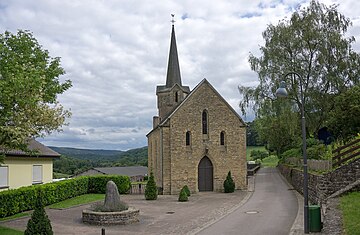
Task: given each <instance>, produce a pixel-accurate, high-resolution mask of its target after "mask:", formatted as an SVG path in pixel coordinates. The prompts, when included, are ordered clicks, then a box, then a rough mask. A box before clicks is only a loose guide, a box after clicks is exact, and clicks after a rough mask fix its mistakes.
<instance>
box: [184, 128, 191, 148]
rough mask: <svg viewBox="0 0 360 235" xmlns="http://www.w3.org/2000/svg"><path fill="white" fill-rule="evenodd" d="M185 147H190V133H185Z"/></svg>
mask: <svg viewBox="0 0 360 235" xmlns="http://www.w3.org/2000/svg"><path fill="white" fill-rule="evenodd" d="M185 138H186V146H190V145H191V132H190V131H187V132H186V137H185Z"/></svg>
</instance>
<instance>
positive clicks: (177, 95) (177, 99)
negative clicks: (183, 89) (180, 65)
mask: <svg viewBox="0 0 360 235" xmlns="http://www.w3.org/2000/svg"><path fill="white" fill-rule="evenodd" d="M178 101H179V92H178V91H177V92H175V102H176V103H177V102H178Z"/></svg>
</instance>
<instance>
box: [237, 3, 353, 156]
mask: <svg viewBox="0 0 360 235" xmlns="http://www.w3.org/2000/svg"><path fill="white" fill-rule="evenodd" d="M350 26H351V22H350V20H349V19H348V18H346V17H345V16H344V15H342V14H340V13H339V12H338V10H337V6H335V5H332V6H329V7H328V6H325V5H324V4H321V3H319V2H317V1H311V2H310V5H309V6H308V7H307V8H303V9H298V10H297V11H296V12H294V13H293V14H292V16H291V17H290V18H288V19H284V20H282V21H280V22H279V23H278V24H277V25H272V24H270V25H269V26H268V27H267V29H266V30H265V31H264V32H263V38H264V40H265V45H264V46H262V47H260V52H261V56H260V57H256V56H255V55H254V54H250V57H249V62H250V65H251V69H252V70H253V71H255V72H256V73H257V74H258V77H259V85H258V86H256V87H244V86H239V91H240V94H241V96H242V100H241V102H240V108H241V110H242V112H243V113H244V114H245V113H246V110H247V108H248V107H250V106H252V107H253V109H254V111H255V113H256V116H257V117H258V118H265V119H267V120H266V123H268V125H269V126H270V127H269V128H266V124H265V123H264V122H263V123H262V125H261V127H263V128H265V129H264V130H263V132H262V133H260V132H261V131H259V129H258V128H257V130H258V132H259V136H260V138H261V137H262V138H261V139H262V140H264V141H266V142H267V143H268V144H270V142H271V141H275V143H271V144H270V148H276V149H275V150H276V151H277V152H278V153H282V152H284V151H286V150H287V149H289V148H291V147H289V146H287V145H292V147H293V144H294V142H293V141H295V142H296V140H295V139H293V137H292V136H290V137H291V138H290V140H291V141H290V143H285V144H283V145H286V146H283V145H282V144H281V143H283V142H284V141H283V140H286V139H289V138H288V137H285V136H284V137H283V136H281V133H282V134H283V135H287V133H288V132H286V131H285V132H284V131H282V130H281V131H280V130H279V131H277V130H278V129H277V128H278V126H279V125H284V123H283V122H280V121H279V120H278V118H277V117H278V116H279V114H281V112H282V109H286V110H287V111H288V112H296V113H297V115H296V116H289V117H287V119H288V121H287V122H286V123H287V124H286V125H288V126H287V127H286V128H284V129H285V130H288V127H289V126H290V125H289V124H290V123H291V122H293V123H295V122H297V123H298V124H297V125H295V126H297V127H299V126H300V116H301V115H300V110H301V106H302V105H304V109H305V117H306V132H307V136H309V135H310V134H311V133H316V132H317V130H319V129H320V128H321V127H323V126H325V124H326V121H327V120H328V119H329V112H330V110H332V109H333V107H334V102H335V97H336V96H337V95H339V94H341V93H342V92H344V91H346V90H347V89H348V88H349V87H352V86H355V85H358V84H359V74H360V55H359V54H358V53H356V52H355V51H354V50H353V49H352V47H351V45H352V43H353V42H354V41H355V38H354V37H346V33H347V30H348V28H349V27H350ZM288 72H296V73H298V74H299V75H300V77H299V76H297V75H295V74H289V76H287V77H286V78H287V84H288V88H289V89H288V92H289V96H288V99H285V100H281V99H275V98H274V94H275V91H276V89H277V88H278V87H279V84H280V81H281V80H283V79H284V75H285V74H287V73H288ZM300 81H301V84H302V87H300ZM301 90H302V91H303V95H304V102H302V99H301V96H300V94H301V92H300V91H301ZM285 118H286V116H285ZM274 126H275V128H274ZM274 131H276V132H275V133H274ZM300 135H301V134H300V132H298V136H300Z"/></svg>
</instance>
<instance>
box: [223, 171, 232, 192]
mask: <svg viewBox="0 0 360 235" xmlns="http://www.w3.org/2000/svg"><path fill="white" fill-rule="evenodd" d="M224 191H225V193H233V192H234V191H235V182H234V180H233V179H232V177H231V172H230V171H229V173H228V174H227V176H226V180H225V181H224Z"/></svg>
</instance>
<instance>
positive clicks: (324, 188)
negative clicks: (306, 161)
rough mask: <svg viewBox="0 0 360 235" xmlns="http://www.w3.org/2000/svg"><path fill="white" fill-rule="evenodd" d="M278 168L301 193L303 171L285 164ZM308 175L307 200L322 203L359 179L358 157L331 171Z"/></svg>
mask: <svg viewBox="0 0 360 235" xmlns="http://www.w3.org/2000/svg"><path fill="white" fill-rule="evenodd" d="M278 168H279V171H280V172H281V174H282V175H283V176H284V177H285V178H286V179H287V180H288V181H289V182H290V183H291V184H292V185H293V187H294V188H295V189H296V190H297V191H298V192H300V193H303V179H304V178H303V172H302V171H300V170H298V169H294V168H291V167H290V166H287V165H279V166H278ZM308 176H309V177H308V179H309V181H308V194H309V201H310V202H311V203H316V204H322V203H324V202H325V201H326V199H327V198H328V197H329V196H331V195H332V194H333V193H335V192H337V191H339V190H341V189H343V188H345V187H346V186H348V185H349V184H352V183H354V182H355V181H357V180H359V179H360V158H359V159H356V160H354V161H352V162H351V163H349V164H347V165H344V166H341V167H339V168H337V169H336V170H334V171H332V172H329V173H326V174H323V175H315V174H311V173H309V174H308ZM358 188H359V187H357V188H355V189H354V190H356V189H358Z"/></svg>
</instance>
